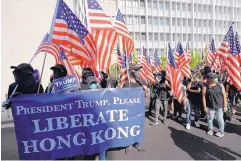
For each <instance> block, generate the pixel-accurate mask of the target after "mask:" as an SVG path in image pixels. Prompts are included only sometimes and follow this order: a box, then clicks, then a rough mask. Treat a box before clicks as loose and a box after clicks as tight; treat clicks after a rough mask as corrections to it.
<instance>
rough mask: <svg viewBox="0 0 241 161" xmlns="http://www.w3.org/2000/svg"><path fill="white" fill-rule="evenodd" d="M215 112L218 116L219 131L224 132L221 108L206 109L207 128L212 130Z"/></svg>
mask: <svg viewBox="0 0 241 161" xmlns="http://www.w3.org/2000/svg"><path fill="white" fill-rule="evenodd" d="M215 113H216V115H217V117H218V126H219V131H220V132H224V120H223V108H218V109H210V108H209V109H208V129H209V130H213V119H214V116H215Z"/></svg>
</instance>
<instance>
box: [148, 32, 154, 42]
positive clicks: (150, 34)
mask: <svg viewBox="0 0 241 161" xmlns="http://www.w3.org/2000/svg"><path fill="white" fill-rule="evenodd" d="M152 37H153V34H152V33H148V38H149V41H152Z"/></svg>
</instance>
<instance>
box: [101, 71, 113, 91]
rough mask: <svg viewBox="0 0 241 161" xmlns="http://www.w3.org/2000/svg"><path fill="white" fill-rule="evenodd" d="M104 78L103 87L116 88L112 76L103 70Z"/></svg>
mask: <svg viewBox="0 0 241 161" xmlns="http://www.w3.org/2000/svg"><path fill="white" fill-rule="evenodd" d="M101 74H102V78H103V79H102V80H101V83H100V84H101V87H102V88H114V83H113V80H112V78H111V76H110V75H109V74H107V73H104V72H101Z"/></svg>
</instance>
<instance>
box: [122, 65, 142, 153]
mask: <svg viewBox="0 0 241 161" xmlns="http://www.w3.org/2000/svg"><path fill="white" fill-rule="evenodd" d="M140 68H141V67H140V66H138V65H137V64H130V66H129V72H128V74H129V79H130V80H129V81H128V82H125V83H124V84H123V86H122V87H123V88H137V87H143V85H142V84H141V82H140V73H139V72H140V71H139V70H140ZM143 88H144V90H145V89H146V87H143ZM133 146H134V147H135V148H136V149H137V150H138V151H139V152H142V153H146V151H145V150H144V149H142V148H141V147H140V144H139V143H135V144H133ZM131 147H132V145H129V146H128V147H126V149H125V152H126V154H127V155H129V154H130V153H131Z"/></svg>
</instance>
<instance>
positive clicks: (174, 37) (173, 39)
mask: <svg viewBox="0 0 241 161" xmlns="http://www.w3.org/2000/svg"><path fill="white" fill-rule="evenodd" d="M175 40H177V39H176V34H174V33H173V34H172V41H175Z"/></svg>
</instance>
